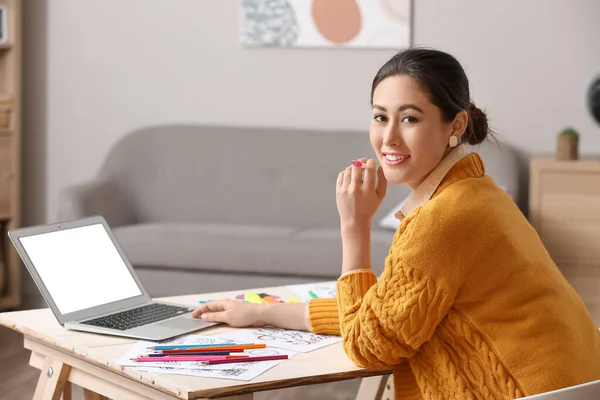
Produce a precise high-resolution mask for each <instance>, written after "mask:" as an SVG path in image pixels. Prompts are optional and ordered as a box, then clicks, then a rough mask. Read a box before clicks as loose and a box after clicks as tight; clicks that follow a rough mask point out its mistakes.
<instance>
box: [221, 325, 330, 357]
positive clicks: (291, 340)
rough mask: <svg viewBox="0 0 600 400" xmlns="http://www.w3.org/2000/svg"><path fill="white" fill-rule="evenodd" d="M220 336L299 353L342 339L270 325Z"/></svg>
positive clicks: (239, 341)
mask: <svg viewBox="0 0 600 400" xmlns="http://www.w3.org/2000/svg"><path fill="white" fill-rule="evenodd" d="M220 336H221V337H222V338H224V339H230V340H234V341H236V342H238V343H264V344H266V345H267V347H269V348H270V347H276V348H278V349H285V350H291V351H296V352H299V353H308V352H310V351H313V350H317V349H320V348H322V347H325V346H329V345H332V344H334V343H338V342H340V341H341V340H342V338H341V337H339V336H329V335H317V334H315V333H312V332H306V331H292V330H287V329H280V328H272V327H267V328H251V329H238V330H235V331H232V332H229V333H224V334H222V335H220Z"/></svg>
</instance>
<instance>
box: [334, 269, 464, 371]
mask: <svg viewBox="0 0 600 400" xmlns="http://www.w3.org/2000/svg"><path fill="white" fill-rule="evenodd" d="M337 286H338V302H339V307H340V311H341V318H342V321H341V322H342V323H341V334H342V337H343V341H344V349H345V351H346V354H347V355H348V356H349V357H350V359H352V361H353V362H354V363H355V364H356V365H358V366H361V367H365V368H382V367H390V366H393V365H397V364H399V363H400V362H401V361H402V359H403V358H409V357H411V356H412V355H414V354H415V352H416V351H417V350H418V349H419V347H420V346H421V345H422V344H423V343H424V342H425V341H427V340H429V338H431V336H432V335H433V332H434V330H435V328H436V327H437V325H438V324H439V323H440V321H441V320H442V318H444V316H445V315H446V314H447V312H448V310H449V309H450V306H451V305H452V303H453V298H452V297H450V296H449V295H448V294H446V293H445V292H444V290H443V289H442V287H441V286H439V285H436V283H435V282H434V281H433V279H431V278H430V277H428V276H425V275H423V274H421V273H419V272H418V271H416V270H414V269H412V268H410V267H409V266H408V265H406V264H404V263H402V262H398V263H396V264H395V265H393V266H392V271H390V272H389V273H387V274H386V273H384V275H382V278H381V281H380V282H379V283H377V282H376V277H375V274H373V273H372V272H361V273H357V274H351V275H346V276H343V277H341V278H340V279H339V280H338V285H337Z"/></svg>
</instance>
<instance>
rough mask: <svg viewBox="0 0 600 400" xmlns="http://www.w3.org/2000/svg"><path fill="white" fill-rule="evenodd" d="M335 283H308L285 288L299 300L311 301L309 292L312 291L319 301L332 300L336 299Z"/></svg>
mask: <svg viewBox="0 0 600 400" xmlns="http://www.w3.org/2000/svg"><path fill="white" fill-rule="evenodd" d="M336 283H337V282H336V281H332V282H322V283H308V284H300V285H290V286H287V288H288V289H289V290H291V291H292V292H294V293H295V294H296V296H297V297H298V299H299V300H310V299H312V297H311V295H310V292H311V291H312V292H313V293H314V294H316V295H317V297H318V298H320V299H332V298H335V297H336Z"/></svg>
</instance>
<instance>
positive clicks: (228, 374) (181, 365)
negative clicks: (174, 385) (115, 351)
mask: <svg viewBox="0 0 600 400" xmlns="http://www.w3.org/2000/svg"><path fill="white" fill-rule="evenodd" d="M228 342H231V343H233V340H228V339H225V338H223V337H220V336H215V337H210V336H201V335H191V336H184V337H181V338H177V339H176V340H172V341H169V342H164V343H161V344H169V345H170V344H210V343H228ZM155 345H156V342H148V341H139V342H138V343H136V344H135V345H134V346H133V347H132V348H131V349H130V350H129V351H128V352H127V354H125V355H124V356H123V357H121V359H119V361H118V364H119V365H122V366H126V367H136V368H137V369H138V370H140V371H147V372H157V373H161V374H177V375H192V376H198V377H204V378H223V379H237V380H243V381H249V380H251V379H254V378H256V377H257V376H259V375H260V374H262V373H263V372H265V371H267V370H268V369H270V368H272V367H274V366H276V365H278V364H280V363H282V362H284V361H286V360H273V361H257V362H245V363H235V364H215V365H203V364H202V363H201V362H160V361H159V360H160V358H157V362H137V361H132V360H131V358H136V357H139V356H143V355H148V354H154V353H157V352H156V351H154V349H152V348H151V347H152V346H155ZM236 354H238V353H236ZM243 354H246V355H249V356H251V357H257V356H271V355H280V354H287V355H288V357H293V356H294V355H295V354H296V352H294V351H289V350H284V349H276V348H271V347H268V348H266V349H250V350H246V351H245V352H244V353H243Z"/></svg>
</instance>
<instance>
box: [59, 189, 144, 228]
mask: <svg viewBox="0 0 600 400" xmlns="http://www.w3.org/2000/svg"><path fill="white" fill-rule="evenodd" d="M94 215H101V216H102V217H104V218H105V219H106V221H107V222H108V224H109V225H110V226H111V227H113V228H114V227H117V226H120V225H126V224H130V223H133V222H134V221H135V215H134V212H133V210H132V209H131V207H128V206H127V204H126V201H125V198H124V196H123V194H122V193H120V191H119V189H118V186H117V183H116V182H114V181H112V180H109V179H94V180H91V181H88V182H85V183H82V184H77V185H72V186H68V187H66V188H65V189H63V190H62V192H61V193H60V196H59V205H58V217H59V220H61V221H70V220H76V219H81V218H86V217H90V216H94Z"/></svg>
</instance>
